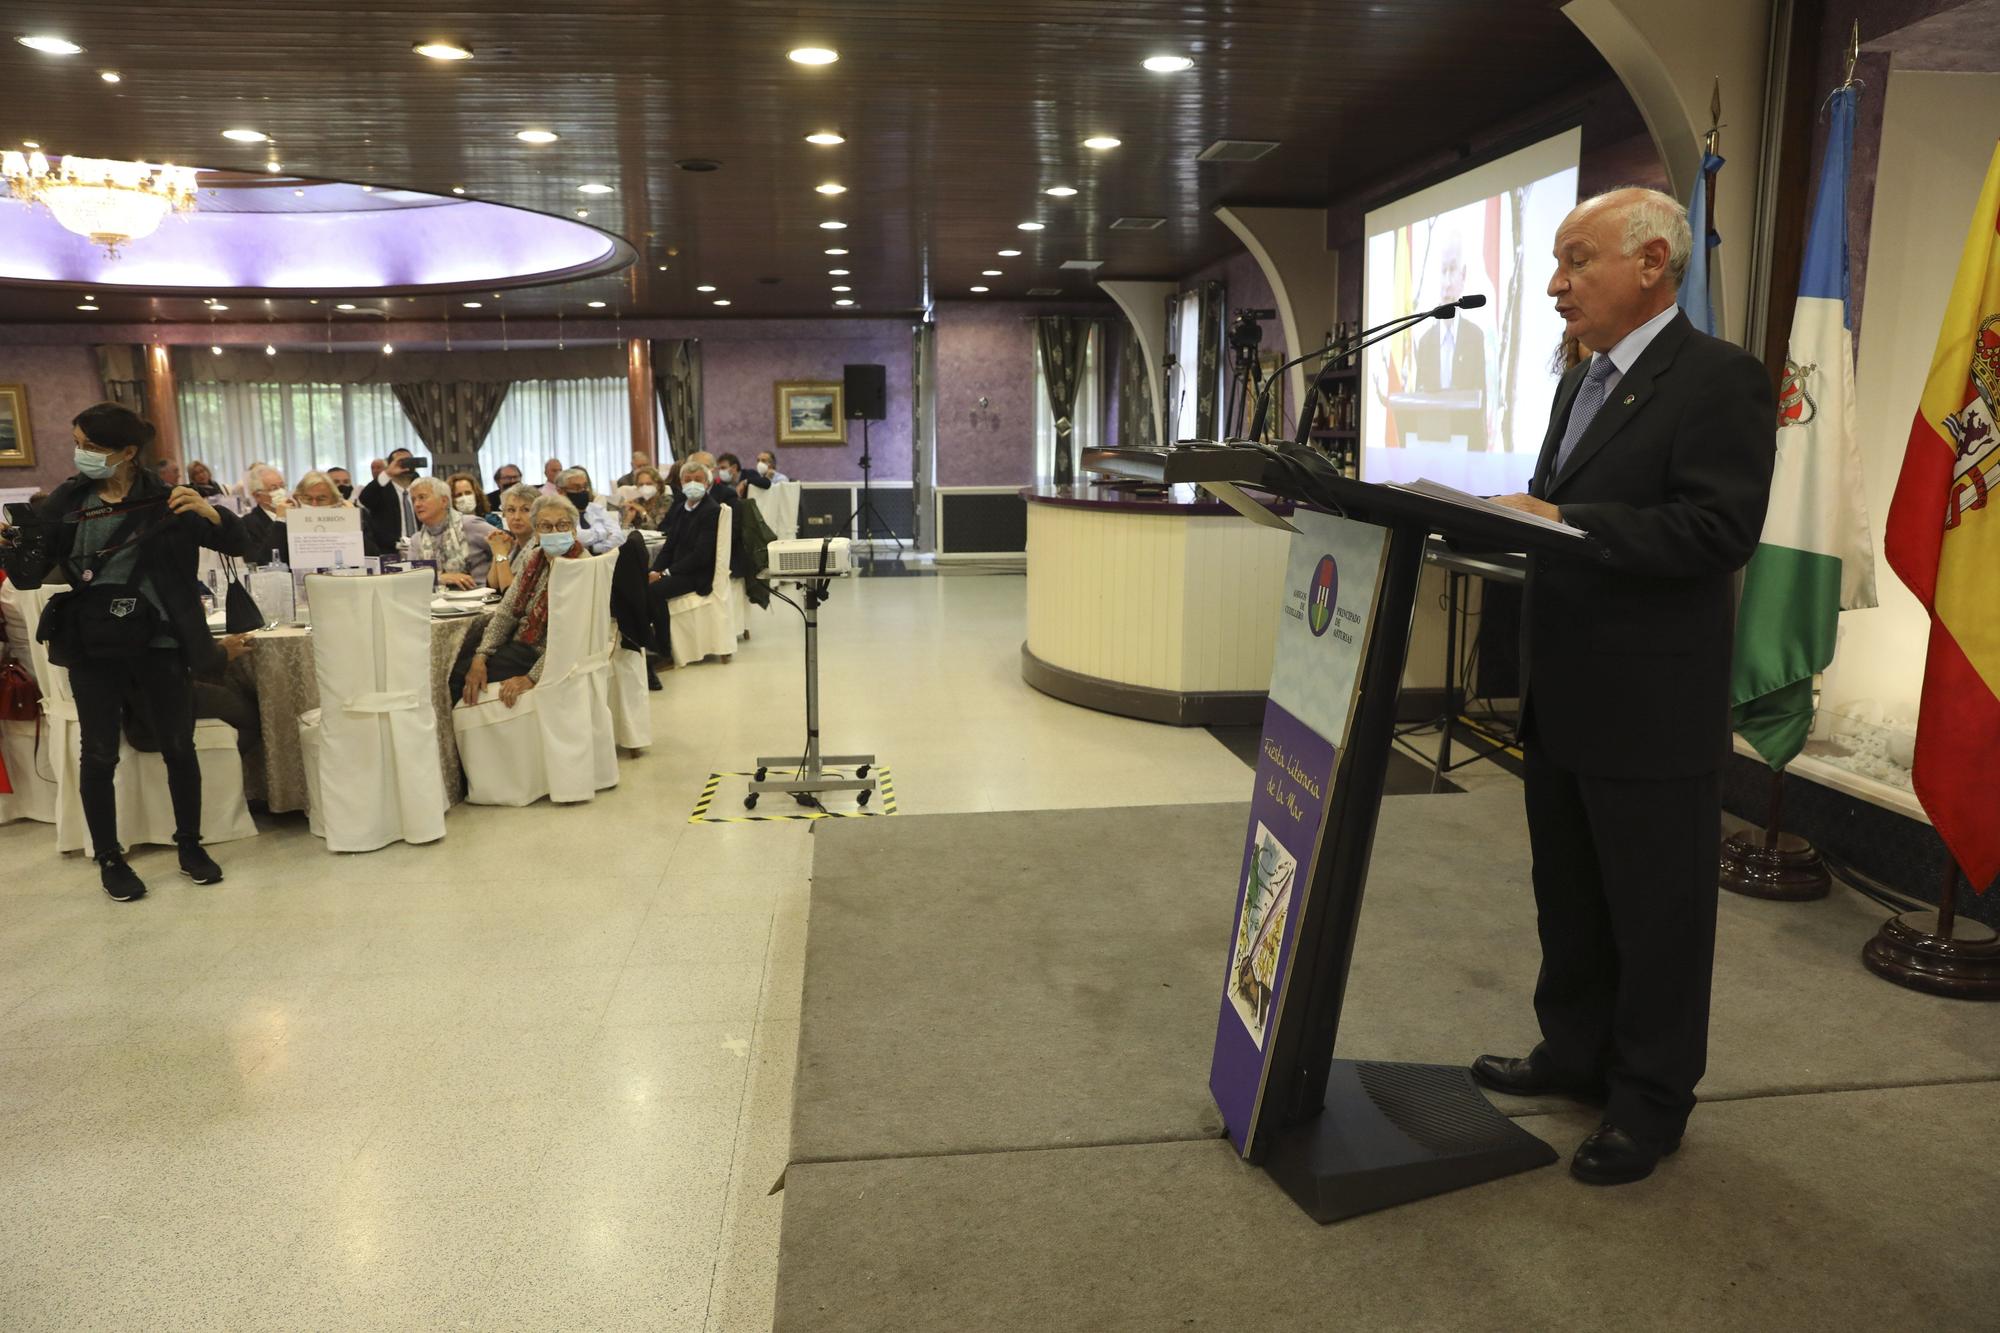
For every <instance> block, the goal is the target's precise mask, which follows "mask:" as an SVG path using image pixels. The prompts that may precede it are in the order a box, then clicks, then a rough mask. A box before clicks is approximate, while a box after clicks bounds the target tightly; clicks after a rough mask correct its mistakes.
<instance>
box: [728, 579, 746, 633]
mask: <svg viewBox="0 0 2000 1333" xmlns="http://www.w3.org/2000/svg"><path fill="white" fill-rule="evenodd" d="M729 620H730V623H731V624H732V625H734V626H735V628H736V637H737V638H738V639H747V638H749V637H750V588H749V585H748V583H747V582H745V581H744V580H743V579H739V578H736V577H734V576H731V578H730V580H729Z"/></svg>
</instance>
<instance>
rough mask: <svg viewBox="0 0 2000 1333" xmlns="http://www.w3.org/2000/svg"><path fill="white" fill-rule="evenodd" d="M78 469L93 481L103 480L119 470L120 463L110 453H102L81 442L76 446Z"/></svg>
mask: <svg viewBox="0 0 2000 1333" xmlns="http://www.w3.org/2000/svg"><path fill="white" fill-rule="evenodd" d="M76 470H77V471H78V472H81V473H82V474H83V475H84V476H86V477H89V478H90V479H91V480H93V481H103V480H104V479H105V478H106V477H109V476H111V475H113V474H114V473H116V472H117V471H118V465H117V464H116V463H114V462H112V461H111V456H110V455H109V454H101V453H99V452H97V450H95V449H86V448H84V447H83V446H82V445H80V444H79V445H78V446H76Z"/></svg>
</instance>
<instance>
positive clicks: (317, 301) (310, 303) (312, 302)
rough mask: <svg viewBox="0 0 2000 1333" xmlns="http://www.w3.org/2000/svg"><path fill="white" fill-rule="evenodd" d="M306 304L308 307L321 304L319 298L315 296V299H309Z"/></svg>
mask: <svg viewBox="0 0 2000 1333" xmlns="http://www.w3.org/2000/svg"><path fill="white" fill-rule="evenodd" d="M306 304H307V305H318V304H319V298H318V297H317V296H314V297H309V298H308V299H307V301H306Z"/></svg>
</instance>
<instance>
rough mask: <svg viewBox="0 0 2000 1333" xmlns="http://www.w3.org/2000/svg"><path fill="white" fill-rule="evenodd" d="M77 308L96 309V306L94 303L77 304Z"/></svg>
mask: <svg viewBox="0 0 2000 1333" xmlns="http://www.w3.org/2000/svg"><path fill="white" fill-rule="evenodd" d="M77 309H78V310H95V309H97V307H96V306H94V305H80V306H78V307H77Z"/></svg>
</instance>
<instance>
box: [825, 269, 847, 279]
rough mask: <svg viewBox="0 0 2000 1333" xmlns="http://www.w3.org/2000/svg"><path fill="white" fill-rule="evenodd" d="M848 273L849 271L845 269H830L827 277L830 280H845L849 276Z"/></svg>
mask: <svg viewBox="0 0 2000 1333" xmlns="http://www.w3.org/2000/svg"><path fill="white" fill-rule="evenodd" d="M847 273H848V270H846V269H844V268H830V269H828V270H827V271H826V276H827V277H829V278H844V277H846V276H847Z"/></svg>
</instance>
